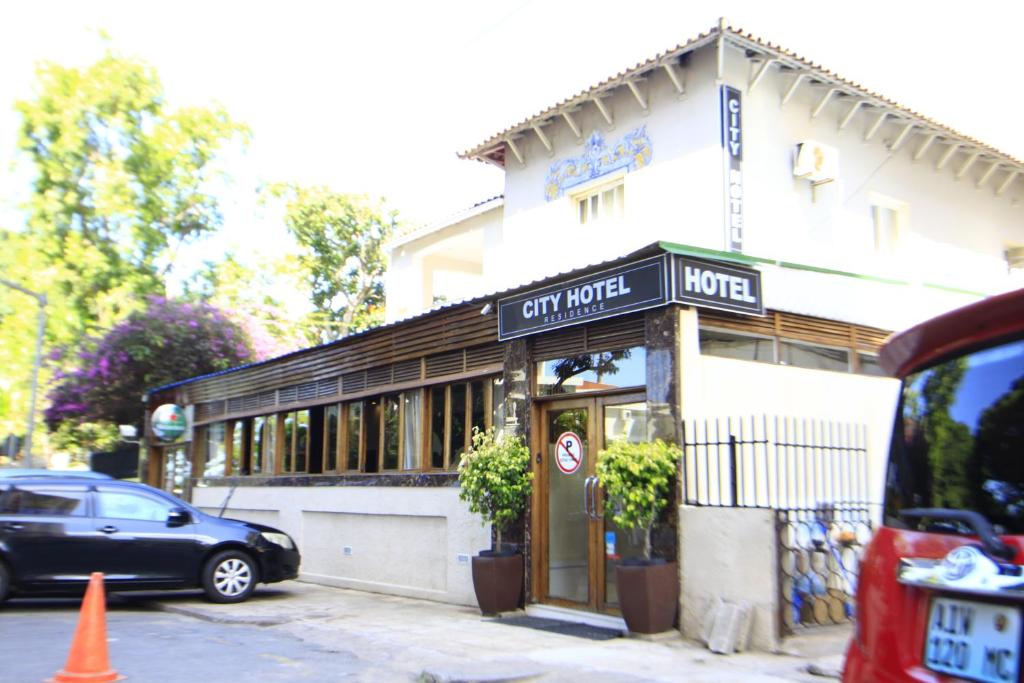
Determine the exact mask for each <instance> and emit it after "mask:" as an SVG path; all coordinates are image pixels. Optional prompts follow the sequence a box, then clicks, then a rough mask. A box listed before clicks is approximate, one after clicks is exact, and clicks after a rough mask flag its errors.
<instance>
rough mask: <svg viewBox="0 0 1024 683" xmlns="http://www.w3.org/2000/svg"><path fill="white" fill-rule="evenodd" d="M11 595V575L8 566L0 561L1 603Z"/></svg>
mask: <svg viewBox="0 0 1024 683" xmlns="http://www.w3.org/2000/svg"><path fill="white" fill-rule="evenodd" d="M10 593H11V573H10V572H9V571H7V565H5V564H4V563H3V561H2V560H0V602H3V601H4V600H6V599H7V596H8V595H10Z"/></svg>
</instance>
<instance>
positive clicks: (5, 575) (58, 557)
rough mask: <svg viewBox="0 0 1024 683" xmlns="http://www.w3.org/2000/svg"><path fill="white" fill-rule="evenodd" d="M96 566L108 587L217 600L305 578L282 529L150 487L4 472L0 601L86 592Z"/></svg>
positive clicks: (237, 598) (0, 501)
mask: <svg viewBox="0 0 1024 683" xmlns="http://www.w3.org/2000/svg"><path fill="white" fill-rule="evenodd" d="M92 572H103V574H104V584H105V586H106V589H107V590H108V591H120V590H153V589H172V588H196V587H200V588H202V589H203V590H204V591H205V593H206V596H207V597H208V598H209V599H210V600H212V601H213V602H241V601H242V600H245V599H246V598H248V597H249V595H251V594H252V592H253V590H254V589H255V588H256V584H257V583H260V582H262V583H273V582H276V581H284V580H285V579H293V578H295V577H296V576H298V573H299V551H298V550H297V549H296V547H295V543H294V541H292V539H291V538H290V537H289V536H288V534H286V533H284V532H282V531H279V530H277V529H274V528H272V527H268V526H263V525H261V524H253V523H250V522H242V521H238V520H232V519H221V518H219V517H214V516H212V515H208V514H206V513H205V512H202V511H201V510H197V509H196V508H194V507H192V506H191V505H188V504H187V503H184V502H182V501H181V500H179V499H177V498H175V497H174V496H172V495H170V494H168V493H165V492H164V491H160V490H159V489H155V488H152V487H150V486H146V485H145V484H137V483H133V482H127V481H118V480H116V479H109V480H104V479H84V478H80V477H53V476H46V477H18V478H9V479H0V602H2V601H3V600H4V599H5V598H7V597H8V596H9V595H10V594H17V595H23V594H32V593H58V592H65V591H69V590H70V591H80V590H83V589H84V588H85V586H86V585H87V584H88V581H89V575H90V574H91V573H92Z"/></svg>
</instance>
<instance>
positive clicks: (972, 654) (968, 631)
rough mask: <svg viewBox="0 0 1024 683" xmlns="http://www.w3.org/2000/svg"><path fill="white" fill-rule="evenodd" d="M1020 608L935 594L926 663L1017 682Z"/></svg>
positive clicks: (987, 681) (986, 678) (953, 671)
mask: <svg viewBox="0 0 1024 683" xmlns="http://www.w3.org/2000/svg"><path fill="white" fill-rule="evenodd" d="M1020 624H1021V619H1020V611H1019V610H1018V609H1017V608H1015V607H1007V606H1005V605H992V604H988V603H984V602H970V601H967V600H953V599H951V598H940V597H935V598H932V604H931V609H930V610H929V613H928V636H927V640H926V641H925V645H924V665H925V666H926V667H928V668H929V669H931V670H932V671H938V672H941V673H945V674H952V675H954V676H958V677H960V678H969V679H972V680H975V681H984V682H985V683H990V682H991V683H1002V682H1003V681H1013V682H1016V681H1017V680H1018V679H1017V676H1018V671H1019V669H1020Z"/></svg>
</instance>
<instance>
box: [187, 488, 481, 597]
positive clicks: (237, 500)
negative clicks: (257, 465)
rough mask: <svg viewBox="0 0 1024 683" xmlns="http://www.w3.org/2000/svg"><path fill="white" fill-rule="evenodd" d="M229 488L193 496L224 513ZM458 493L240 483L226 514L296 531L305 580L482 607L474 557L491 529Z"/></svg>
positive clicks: (203, 506)
mask: <svg viewBox="0 0 1024 683" xmlns="http://www.w3.org/2000/svg"><path fill="white" fill-rule="evenodd" d="M229 490H230V489H229V488H227V487H205V488H196V489H193V492H192V500H193V503H194V504H195V505H196V506H197V507H199V508H201V509H203V510H204V511H205V512H208V513H210V514H218V513H219V512H220V508H221V506H222V505H223V504H224V500H225V497H226V496H227V495H228V492H229ZM458 494H459V490H458V489H457V488H455V487H445V488H422V489H420V488H406V487H402V488H399V487H380V486H375V487H356V486H346V487H295V488H291V487H281V486H254V487H239V488H237V489H236V490H235V492H234V494H233V495H232V496H231V500H230V501H229V502H228V507H227V509H226V510H225V512H224V516H225V517H231V518H234V519H242V520H246V521H252V522H259V523H261V524H267V525H270V526H274V527H277V528H279V529H281V530H283V531H285V532H287V533H288V534H290V535H291V536H292V537H293V538H294V539H295V542H296V543H297V544H298V546H299V550H300V552H301V553H302V567H301V574H302V578H303V579H304V580H307V581H312V582H315V583H322V584H325V585H331V586H338V587H342V588H355V589H359V590H366V591H373V592H377V593H388V594H391V595H402V596H406V597H414V598H425V599H428V600H437V601H440V602H448V603H454V604H459V605H476V596H475V595H474V593H473V577H472V573H471V564H470V558H471V557H472V556H473V555H475V554H476V553H477V552H479V551H480V550H481V549H484V548H489V547H490V528H489V527H486V526H482V525H481V524H480V517H479V516H477V515H470V513H469V511H468V510H467V507H466V504H465V503H463V502H462V501H460V500H459V497H458Z"/></svg>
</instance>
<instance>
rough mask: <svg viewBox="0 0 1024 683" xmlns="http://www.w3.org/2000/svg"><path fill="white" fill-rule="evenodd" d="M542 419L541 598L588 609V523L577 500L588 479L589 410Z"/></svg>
mask: <svg viewBox="0 0 1024 683" xmlns="http://www.w3.org/2000/svg"><path fill="white" fill-rule="evenodd" d="M545 415H546V419H545V427H546V429H545V433H546V438H545V441H546V443H545V451H546V452H545V456H546V458H545V460H546V461H547V472H546V475H547V476H546V479H547V482H548V491H547V503H548V515H547V520H548V525H547V526H548V528H547V538H548V555H547V558H548V562H547V565H548V566H547V587H548V590H547V593H548V597H550V598H556V599H561V600H568V601H570V602H578V603H589V601H590V573H591V558H590V521H589V519H588V517H587V514H586V512H585V511H584V508H583V496H584V486H585V484H586V481H587V477H588V476H589V470H588V463H587V460H588V458H587V455H588V454H589V445H590V444H589V441H590V428H589V419H590V409H589V408H586V407H582V408H566V409H561V410H559V409H554V410H548V411H546V413H545ZM572 435H575V437H576V438H573V436H572ZM574 452H575V453H574ZM574 455H575V456H576V457H575V458H574V457H573V456H574Z"/></svg>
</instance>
